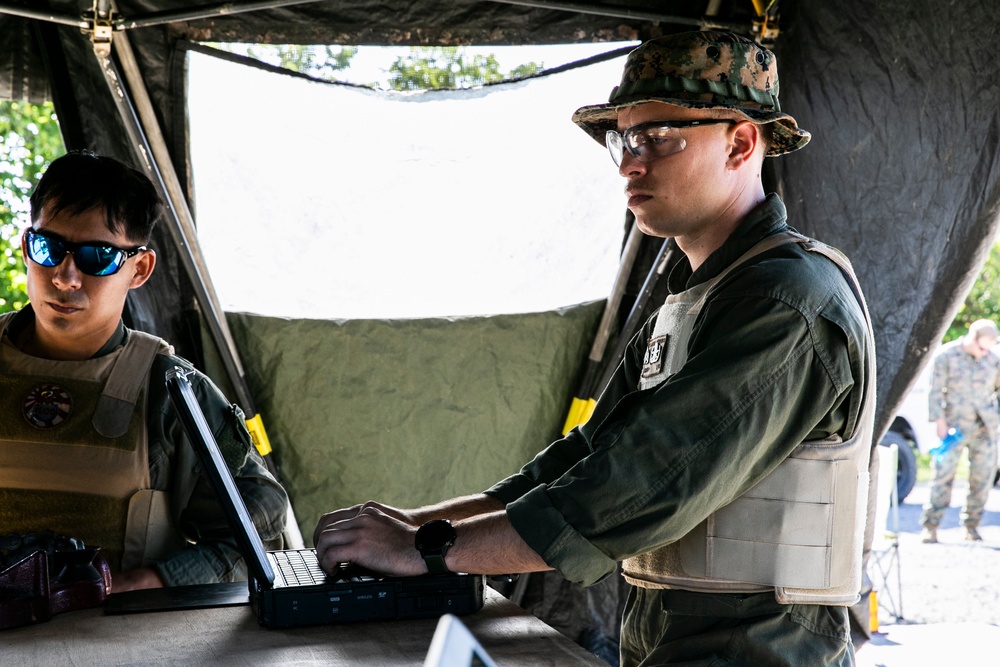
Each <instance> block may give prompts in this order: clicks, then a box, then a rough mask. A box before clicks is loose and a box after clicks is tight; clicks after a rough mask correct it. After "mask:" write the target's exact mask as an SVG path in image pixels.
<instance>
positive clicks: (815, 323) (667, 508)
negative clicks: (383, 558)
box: [488, 276, 863, 585]
mask: <svg viewBox="0 0 1000 667" xmlns="http://www.w3.org/2000/svg"><path fill="white" fill-rule="evenodd" d="M830 277H831V279H832V280H834V281H836V280H838V279H840V277H839V276H835V277H834V276H830ZM841 282H842V279H841ZM848 299H853V296H851V295H850V294H849V292H846V291H845V290H843V289H841V290H830V293H829V294H827V298H826V300H825V301H818V302H817V304H816V305H815V306H812V305H810V304H809V303H805V304H803V303H795V302H794V300H792V299H790V298H788V297H787V296H786V295H784V294H783V293H780V292H778V293H774V292H771V291H769V290H768V287H767V285H760V286H757V285H753V284H747V285H746V286H745V287H743V288H734V289H729V290H727V291H726V295H725V297H724V298H722V297H720V298H716V299H714V300H713V301H712V302H711V303H710V304H709V305H708V306H707V307H706V309H705V311H704V313H703V315H702V318H701V320H700V323H699V326H698V328H696V329H695V331H694V333H693V335H692V339H691V344H690V347H689V358H688V363H687V364H686V365H685V366H684V367H683V368H682V369H681V370H680V372H678V373H677V374H676V375H674V376H672V377H671V378H670V379H669V380H667V381H665V382H663V383H661V384H660V385H658V386H656V387H653V388H650V389H647V390H643V391H638V390H635V388H636V387H637V385H638V374H639V371H640V369H641V364H642V357H643V354H644V352H645V346H646V338H647V335H648V328H649V327H650V326H651V325H650V324H647V331H644V332H640V334H639V335H638V336H637V337H636V340H635V341H633V343H632V345H631V346H630V349H629V352H628V354H627V357H626V359H625V360H624V361H623V364H622V366H621V368H619V369H618V372H617V373H616V375H615V377H614V379H613V380H612V382H611V385H610V386H609V387H608V388H607V390H606V391H605V392H604V394H603V395H602V396H601V398H600V399H599V401H598V404H597V408H596V410H595V413H594V416H593V417H592V418H591V420H590V421H589V422H588V423H587V424H586V425H584V427H582V428H580V429H578V430H576V431H574V432H572V433H571V434H570V436H568V437H567V438H564V439H563V440H560V441H558V442H556V443H554V444H553V445H552V446H550V447H549V448H548V449H547V450H545V451H544V452H542V453H541V454H540V455H539V456H537V457H536V458H535V459H534V460H533V461H532V462H531V463H529V464H528V465H527V466H525V467H524V468H523V469H522V470H521V471H520V472H519V473H518V474H517V475H515V476H514V477H512V478H509V479H508V480H504V482H501V483H500V484H499V485H497V486H496V487H494V488H493V489H490V490H489V491H488V493H493V494H494V495H496V496H497V497H498V498H500V499H501V500H504V501H505V502H507V503H508V505H507V514H508V517H509V518H510V521H511V523H512V524H513V525H514V527H515V529H516V530H517V531H518V533H519V534H520V535H521V537H522V538H524V540H525V541H526V542H527V543H528V544H529V545H530V546H531V547H532V548H533V549H534V550H535V551H536V552H537V553H538V554H539V555H540V556H541V557H542V558H543V559H544V560H545V561H546V563H548V564H549V565H551V566H552V567H554V568H555V569H557V570H559V571H560V572H561V573H562V575H563V576H564V577H566V578H567V579H569V580H571V581H576V582H579V583H582V584H584V585H589V584H592V583H595V582H597V581H599V580H600V579H602V578H603V577H605V576H607V575H608V574H610V573H612V572H613V571H614V570H615V567H616V564H617V563H618V562H619V561H621V560H623V559H625V558H628V557H630V556H633V555H636V554H639V553H642V552H644V551H648V550H650V549H653V548H656V547H658V546H661V545H663V544H667V543H670V542H672V541H675V540H677V539H679V538H680V537H682V536H683V535H685V534H686V533H687V532H689V531H690V530H691V529H692V528H694V527H695V526H696V525H697V524H698V523H700V522H701V521H703V520H704V519H705V518H706V517H707V516H708V515H710V514H711V513H712V512H713V511H715V510H716V509H718V508H719V507H722V506H724V505H726V504H728V503H729V502H731V501H732V500H734V499H735V498H737V497H739V496H740V495H742V494H743V493H745V492H746V491H747V490H748V489H749V488H751V487H752V486H753V485H755V484H756V483H757V482H759V481H760V480H761V479H763V478H764V477H765V476H766V475H767V474H768V473H769V472H770V471H771V470H773V469H774V467H776V466H777V465H778V464H779V463H780V462H781V461H783V460H784V459H785V458H786V457H787V455H788V454H789V453H790V452H791V450H792V449H794V448H795V447H796V446H797V445H798V444H799V443H801V442H803V441H804V440H809V439H818V438H823V437H826V436H828V435H830V434H833V433H843V432H844V430H845V429H848V428H851V429H853V422H852V419H854V420H856V419H857V415H856V414H854V415H853V416H852V415H851V412H852V410H853V409H855V408H852V406H855V405H856V403H857V401H854V402H852V401H849V400H848V397H849V396H850V394H851V390H852V389H853V388H854V379H853V378H854V377H863V376H862V375H860V373H862V372H863V371H862V369H863V352H862V351H861V350H860V349H859V348H860V347H862V346H863V343H859V342H858V341H860V340H863V338H862V337H861V336H862V335H863V333H862V332H861V331H860V330H859V329H858V318H857V305H856V303H850V302H848ZM852 350H853V352H854V354H853V357H854V359H853V362H852ZM574 459H575V460H574Z"/></svg>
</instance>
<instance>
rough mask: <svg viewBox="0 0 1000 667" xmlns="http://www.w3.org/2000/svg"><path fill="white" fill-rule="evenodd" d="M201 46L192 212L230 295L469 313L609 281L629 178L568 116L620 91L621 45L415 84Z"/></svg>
mask: <svg viewBox="0 0 1000 667" xmlns="http://www.w3.org/2000/svg"><path fill="white" fill-rule="evenodd" d="M189 64H190V70H189V71H190V74H189V77H190V100H191V103H190V124H191V149H192V160H193V168H194V182H195V191H196V198H197V199H196V219H197V222H198V228H199V238H200V241H201V243H202V245H203V249H204V252H205V255H206V260H207V261H208V264H209V268H210V270H211V272H212V276H213V280H214V281H215V284H216V288H217V290H218V292H219V295H220V298H221V299H222V302H223V305H224V307H225V308H226V310H230V311H248V312H257V313H262V314H266V315H276V316H286V317H307V318H324V319H340V318H345V319H358V318H400V317H427V316H462V315H477V314H502V313H518V312H534V311H544V310H550V309H553V308H558V307H562V306H566V305H569V304H573V303H581V302H585V301H590V300H595V299H601V298H604V297H606V296H607V293H608V290H609V288H610V286H611V282H612V280H613V277H614V273H615V269H616V267H617V262H618V252H619V249H620V244H621V240H622V233H623V227H622V225H623V219H624V213H625V199H624V195H623V180H622V179H621V177H620V176H618V174H617V172H616V170H615V167H614V165H613V163H612V162H611V160H610V158H609V157H608V155H607V152H606V151H605V149H604V148H602V147H601V146H600V145H598V144H597V143H595V142H594V141H591V140H590V139H588V138H587V137H586V135H585V134H584V133H583V132H582V131H581V130H580V129H579V128H577V127H576V126H575V125H574V124H573V123H572V122H570V120H569V118H570V115H571V114H572V112H573V111H574V110H575V109H576V108H577V107H578V106H581V105H583V104H591V103H595V102H599V101H602V100H605V99H607V95H608V93H609V92H610V89H611V86H612V85H613V83H615V82H616V81H617V77H618V76H619V74H620V72H621V68H622V59H616V60H613V61H609V62H606V63H601V64H598V65H591V66H589V67H586V68H580V69H576V70H572V71H569V72H564V73H561V74H555V75H551V76H547V77H541V78H538V79H532V80H529V81H524V82H520V83H514V84H504V85H499V86H491V87H487V88H481V89H474V90H468V91H446V92H443V91H435V92H425V93H413V94H400V93H387V92H375V91H371V90H368V89H362V88H357V87H352V86H345V85H335V84H322V83H315V82H311V81H307V80H303V79H300V78H295V77H290V76H283V75H278V74H273V73H269V72H265V71H261V70H257V69H254V68H249V67H245V66H242V65H238V64H234V63H231V62H227V61H223V60H219V59H216V58H213V57H210V56H205V55H202V54H197V53H192V54H191V55H190V63H189Z"/></svg>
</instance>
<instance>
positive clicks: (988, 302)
mask: <svg viewBox="0 0 1000 667" xmlns="http://www.w3.org/2000/svg"><path fill="white" fill-rule="evenodd" d="M976 320H993V321H994V322H996V323H997V324H998V325H1000V243H994V244H993V247H992V248H990V255H989V257H987V258H986V263H985V264H983V268H982V270H981V271H980V272H979V277H978V278H977V279H976V282H975V283H974V284H973V285H972V289H971V290H969V294H968V296H966V297H965V302H964V303H963V304H962V307H961V308H960V309H959V311H958V314H957V315H956V316H955V321H954V322H952V323H951V326H950V327H948V332H947V333H946V334H945V337H944V341H943V342H945V343H947V342H948V341H952V340H955V339H956V338H961V337H962V336H964V335H965V334H967V333H968V332H969V325H970V324H972V323H973V322H975V321H976Z"/></svg>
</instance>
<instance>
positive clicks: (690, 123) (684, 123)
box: [604, 118, 740, 167]
mask: <svg viewBox="0 0 1000 667" xmlns="http://www.w3.org/2000/svg"><path fill="white" fill-rule="evenodd" d="M739 122H740V121H738V120H735V119H733V118H708V119H705V120H651V121H649V122H646V123H639V124H638V125H633V126H632V127H629V128H626V129H625V130H624V131H622V132H618V131H617V130H608V131H607V132H606V133H605V135H604V144H605V145H606V146H607V147H608V151H610V153H611V159H612V160H614V163H615V164H616V165H617V166H619V167H620V166H621V163H622V158H624V157H625V152H624V151H622V154H621V156H620V157H619V156H616V155H615V151H614V149H613V148H612V147H611V146H612V143H611V137H612V136H615V137H618V140H619V145H621V147H622V148H623V149H625V150H627V151H628V152H629V155H631V156H632V157H634V158H635V159H636V160H638V161H639V162H647V161H648V160H644V159H642V156H641V155H639V152H638V150H637V149H635V148H633V147H632V146H630V145H629V142H628V140H627V139H626V138H625V137H627V136H628V135H629V134H634V133H636V132H641V131H643V130H645V129H647V128H650V127H669V128H671V129H675V130H682V129H684V128H686V127H698V126H700V125H717V124H719V123H728V124H729V125H736V124H737V123H739ZM657 157H660V156H653V158H652V159H656V158H657Z"/></svg>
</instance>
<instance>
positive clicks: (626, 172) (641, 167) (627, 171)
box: [618, 150, 646, 178]
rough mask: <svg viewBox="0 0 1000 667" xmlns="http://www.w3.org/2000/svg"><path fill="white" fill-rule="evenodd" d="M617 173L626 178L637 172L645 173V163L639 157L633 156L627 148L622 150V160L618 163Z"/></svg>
mask: <svg viewBox="0 0 1000 667" xmlns="http://www.w3.org/2000/svg"><path fill="white" fill-rule="evenodd" d="M618 173H619V174H621V175H622V176H624V177H625V178H628V177H629V176H635V175H638V174H644V173H646V163H645V162H640V161H639V158H636V157H633V155H632V154H631V153H629V152H628V151H627V150H626V151H622V161H621V164H619V165H618Z"/></svg>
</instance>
